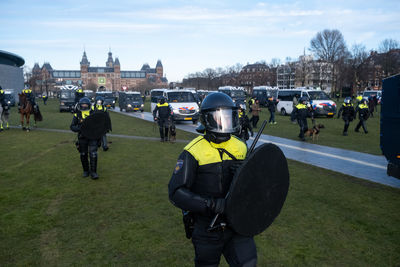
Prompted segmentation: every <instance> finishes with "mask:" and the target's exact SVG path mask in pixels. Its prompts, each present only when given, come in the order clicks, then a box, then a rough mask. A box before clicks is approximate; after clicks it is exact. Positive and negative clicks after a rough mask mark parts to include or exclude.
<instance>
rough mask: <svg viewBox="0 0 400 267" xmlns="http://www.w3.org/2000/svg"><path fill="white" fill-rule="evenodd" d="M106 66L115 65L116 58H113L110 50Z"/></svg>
mask: <svg viewBox="0 0 400 267" xmlns="http://www.w3.org/2000/svg"><path fill="white" fill-rule="evenodd" d="M106 67H109V68H112V67H114V60H113V57H112V53H111V51H109V52H108V58H107V62H106Z"/></svg>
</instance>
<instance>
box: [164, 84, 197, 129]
mask: <svg viewBox="0 0 400 267" xmlns="http://www.w3.org/2000/svg"><path fill="white" fill-rule="evenodd" d="M164 97H165V98H166V99H167V102H168V104H169V105H170V106H171V108H172V112H173V114H172V119H173V120H174V121H192V122H193V124H196V123H197V121H198V120H199V117H200V114H199V105H198V104H197V102H196V99H195V97H194V95H193V93H192V92H191V90H185V89H175V90H165V91H164Z"/></svg>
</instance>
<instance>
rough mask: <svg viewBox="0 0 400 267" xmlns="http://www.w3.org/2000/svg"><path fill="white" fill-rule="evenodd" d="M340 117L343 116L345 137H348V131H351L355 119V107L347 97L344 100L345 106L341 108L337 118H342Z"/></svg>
mask: <svg viewBox="0 0 400 267" xmlns="http://www.w3.org/2000/svg"><path fill="white" fill-rule="evenodd" d="M340 115H342V118H343V120H344V129H343V135H344V136H347V129H349V125H350V122H351V121H352V120H353V119H354V115H355V113H354V106H353V104H352V103H351V97H346V98H345V99H344V100H343V105H342V106H341V107H340V109H339V112H338V116H337V118H338V119H339V118H340Z"/></svg>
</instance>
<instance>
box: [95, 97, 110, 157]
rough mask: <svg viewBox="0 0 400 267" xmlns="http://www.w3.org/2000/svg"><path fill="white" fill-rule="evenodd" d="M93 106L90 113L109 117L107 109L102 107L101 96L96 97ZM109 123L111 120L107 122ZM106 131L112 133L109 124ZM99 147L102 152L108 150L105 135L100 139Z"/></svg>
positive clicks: (102, 98)
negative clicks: (104, 114) (98, 113)
mask: <svg viewBox="0 0 400 267" xmlns="http://www.w3.org/2000/svg"><path fill="white" fill-rule="evenodd" d="M95 101H96V102H95V104H94V105H93V106H92V113H95V112H104V113H106V114H107V117H110V114H109V113H108V111H107V108H106V107H105V106H104V97H102V96H97V97H96V100H95ZM109 121H110V122H111V120H109ZM108 131H112V127H111V123H110V125H109V127H108V129H107V132H108ZM101 146H102V147H103V151H107V150H108V144H107V134H104V135H103V137H102V138H101Z"/></svg>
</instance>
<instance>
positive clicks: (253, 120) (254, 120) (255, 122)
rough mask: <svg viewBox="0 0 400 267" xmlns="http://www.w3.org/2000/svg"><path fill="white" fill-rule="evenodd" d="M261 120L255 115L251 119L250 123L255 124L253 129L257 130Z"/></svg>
mask: <svg viewBox="0 0 400 267" xmlns="http://www.w3.org/2000/svg"><path fill="white" fill-rule="evenodd" d="M259 119H260V116H254V115H253V117H251V119H250V121H251V122H252V123H253V128H257V123H258V120H259Z"/></svg>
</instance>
